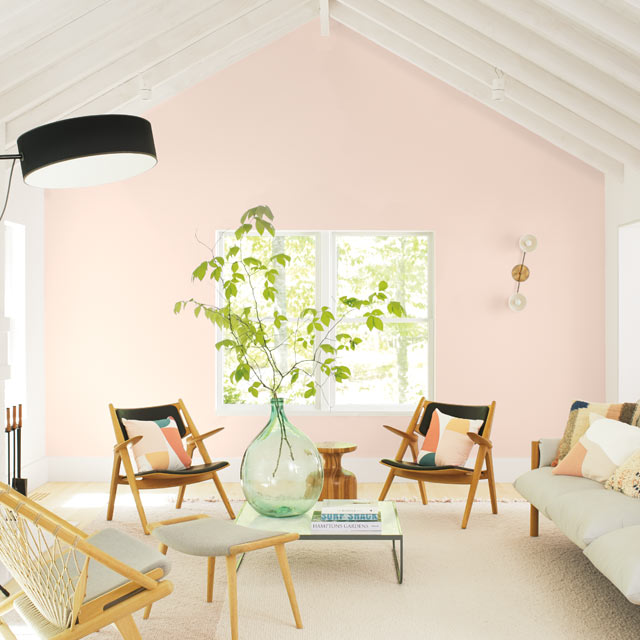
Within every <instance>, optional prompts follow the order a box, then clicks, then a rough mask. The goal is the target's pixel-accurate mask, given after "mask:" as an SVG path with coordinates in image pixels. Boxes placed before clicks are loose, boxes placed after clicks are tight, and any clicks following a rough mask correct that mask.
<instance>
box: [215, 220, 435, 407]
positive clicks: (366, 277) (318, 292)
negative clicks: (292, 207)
mask: <svg viewBox="0 0 640 640" xmlns="http://www.w3.org/2000/svg"><path fill="white" fill-rule="evenodd" d="M244 241H246V242H248V243H249V247H248V248H249V249H250V251H251V253H252V254H253V255H256V256H258V257H260V258H261V259H262V260H263V261H268V260H269V258H270V256H272V255H276V254H279V253H285V254H287V255H289V256H290V257H291V262H290V263H289V264H288V265H287V267H286V269H281V270H280V271H281V272H280V275H279V276H278V278H277V280H276V282H275V283H274V286H275V288H276V289H277V290H278V293H277V295H276V298H275V300H274V301H273V310H276V311H277V312H279V313H281V314H283V315H285V316H286V317H287V318H289V321H288V322H286V323H282V325H281V327H279V328H278V329H277V330H276V334H275V335H274V336H272V338H273V340H274V344H280V345H282V346H281V347H280V348H279V349H278V350H277V357H278V358H279V365H280V368H281V369H282V370H285V369H286V368H287V366H288V365H289V366H290V364H291V362H292V361H294V360H295V358H296V356H297V355H299V354H296V353H294V351H295V346H294V342H293V337H294V336H295V335H296V331H297V330H298V328H299V327H296V326H295V325H296V318H297V317H298V315H299V314H300V313H301V312H302V311H303V310H304V309H305V308H308V307H315V308H317V309H320V308H321V307H322V306H325V305H326V306H328V307H329V308H330V310H331V312H332V313H333V315H334V316H335V317H336V318H342V321H341V322H340V324H339V326H338V327H337V329H336V330H335V331H334V336H333V337H335V333H339V332H340V331H344V332H346V333H349V334H350V335H352V336H354V337H355V336H357V337H358V338H360V339H361V340H362V342H360V343H359V344H358V347H357V348H356V349H355V350H353V351H351V350H349V351H346V352H342V354H343V355H342V354H341V357H340V362H341V364H345V365H346V366H348V367H349V369H350V371H351V377H350V378H348V379H347V380H345V381H343V382H336V381H335V380H333V379H329V380H326V379H325V378H323V377H322V376H321V374H320V371H319V370H318V371H317V379H316V384H317V387H318V393H317V394H316V396H315V397H310V398H305V397H304V387H303V386H302V385H300V386H299V387H296V386H295V385H294V386H293V387H290V388H288V389H284V390H283V392H282V393H281V395H282V396H283V397H284V398H285V400H286V402H287V405H288V407H289V412H291V411H292V410H296V409H297V410H299V411H300V412H305V413H314V412H322V413H324V412H336V413H339V412H347V413H348V412H358V413H361V412H378V413H384V412H388V411H395V410H406V409H412V408H413V407H415V404H416V402H417V400H418V399H419V397H420V396H423V395H424V396H426V397H433V393H432V392H433V344H434V337H433V234H431V233H429V232H409V231H398V232H391V231H382V232H374V231H348V232H347V231H335V232H334V231H286V232H277V233H276V236H275V237H271V236H269V235H268V234H265V235H264V236H258V235H255V236H253V235H252V236H248V237H247V238H245V240H244ZM235 242H236V241H235V238H234V236H233V233H231V232H224V233H222V234H221V238H220V239H219V245H218V246H220V247H221V248H224V250H225V252H226V250H227V249H228V248H229V247H230V246H231V245H233V244H234V243H235ZM380 281H385V282H386V283H387V284H388V288H387V290H386V291H385V292H386V293H387V294H388V295H389V299H391V300H397V301H399V302H401V303H402V305H403V306H404V309H405V311H406V316H404V317H400V318H399V317H396V316H393V315H385V316H384V317H383V319H384V323H385V327H384V331H377V330H374V331H370V330H369V329H368V327H367V326H366V321H365V320H366V319H365V318H364V316H363V314H362V311H358V310H353V309H349V308H347V307H345V306H344V305H342V303H340V298H341V297H342V296H355V297H358V298H365V297H366V296H367V295H368V294H369V293H371V292H372V291H375V290H376V289H377V286H378V283H379V282H380ZM219 295H220V300H219V302H220V304H221V305H222V304H224V299H223V293H222V291H220V292H219ZM246 295H247V299H246V300H244V299H239V300H237V302H238V303H240V304H246V305H251V304H255V301H254V300H251V299H250V294H248V293H247V294H246ZM383 309H384V307H383ZM218 339H221V338H220V337H218ZM235 366H236V363H235V362H233V357H232V356H230V355H229V354H228V353H226V354H225V351H224V350H221V351H218V352H217V376H216V380H217V382H216V384H217V402H218V409H219V411H221V412H223V413H252V412H255V407H256V405H259V406H262V405H264V404H265V402H266V397H263V396H260V397H259V398H254V397H253V396H252V395H251V394H250V393H249V392H248V391H247V389H246V388H247V387H248V384H249V383H248V382H247V383H246V384H244V383H238V382H233V383H232V382H231V381H230V379H229V375H230V373H231V372H232V371H233V369H234V368H235ZM252 407H253V409H252Z"/></svg>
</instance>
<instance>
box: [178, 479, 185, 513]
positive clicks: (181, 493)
mask: <svg viewBox="0 0 640 640" xmlns="http://www.w3.org/2000/svg"><path fill="white" fill-rule="evenodd" d="M186 490H187V485H186V484H183V485H182V486H181V487H180V489H178V497H177V499H176V509H180V508H181V507H182V501H183V500H184V492H185V491H186Z"/></svg>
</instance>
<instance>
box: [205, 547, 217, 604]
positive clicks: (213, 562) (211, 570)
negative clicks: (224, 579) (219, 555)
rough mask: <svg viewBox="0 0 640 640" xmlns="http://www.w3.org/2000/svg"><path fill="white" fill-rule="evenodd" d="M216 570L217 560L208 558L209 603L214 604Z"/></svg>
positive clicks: (212, 557)
mask: <svg viewBox="0 0 640 640" xmlns="http://www.w3.org/2000/svg"><path fill="white" fill-rule="evenodd" d="M215 568H216V558H215V556H211V557H210V558H207V602H213V575H214V573H215Z"/></svg>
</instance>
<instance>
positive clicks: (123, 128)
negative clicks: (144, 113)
mask: <svg viewBox="0 0 640 640" xmlns="http://www.w3.org/2000/svg"><path fill="white" fill-rule="evenodd" d="M18 152H19V153H20V154H21V165H22V176H23V178H24V181H25V182H26V183H27V184H29V185H32V186H34V187H42V188H47V189H63V188H73V187H90V186H94V185H99V184H105V183H107V182H116V181H117V180H124V179H125V178H130V177H133V176H135V175H138V174H139V173H142V172H143V171H147V169H151V167H153V166H154V165H155V164H156V163H157V161H158V160H157V158H156V149H155V145H154V143H153V133H152V131H151V124H150V123H149V121H148V120H145V119H144V118H139V117H138V116H131V115H122V114H107V115H97V116H84V117H82V118H70V119H67V120H59V121H58V122H52V123H50V124H45V125H43V126H41V127H37V128H35V129H31V130H30V131H27V132H26V133H23V134H22V135H21V136H20V137H19V138H18Z"/></svg>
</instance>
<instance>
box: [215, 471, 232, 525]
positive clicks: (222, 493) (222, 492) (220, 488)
mask: <svg viewBox="0 0 640 640" xmlns="http://www.w3.org/2000/svg"><path fill="white" fill-rule="evenodd" d="M213 482H214V483H215V485H216V489H218V493H219V494H220V497H221V498H222V502H224V506H225V508H226V509H227V513H228V514H229V517H230V518H231V519H232V520H235V519H236V514H235V513H234V512H233V508H232V507H231V503H230V502H229V498H227V494H226V492H225V490H224V487H223V486H222V482H220V478H218V474H217V473H214V474H213Z"/></svg>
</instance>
